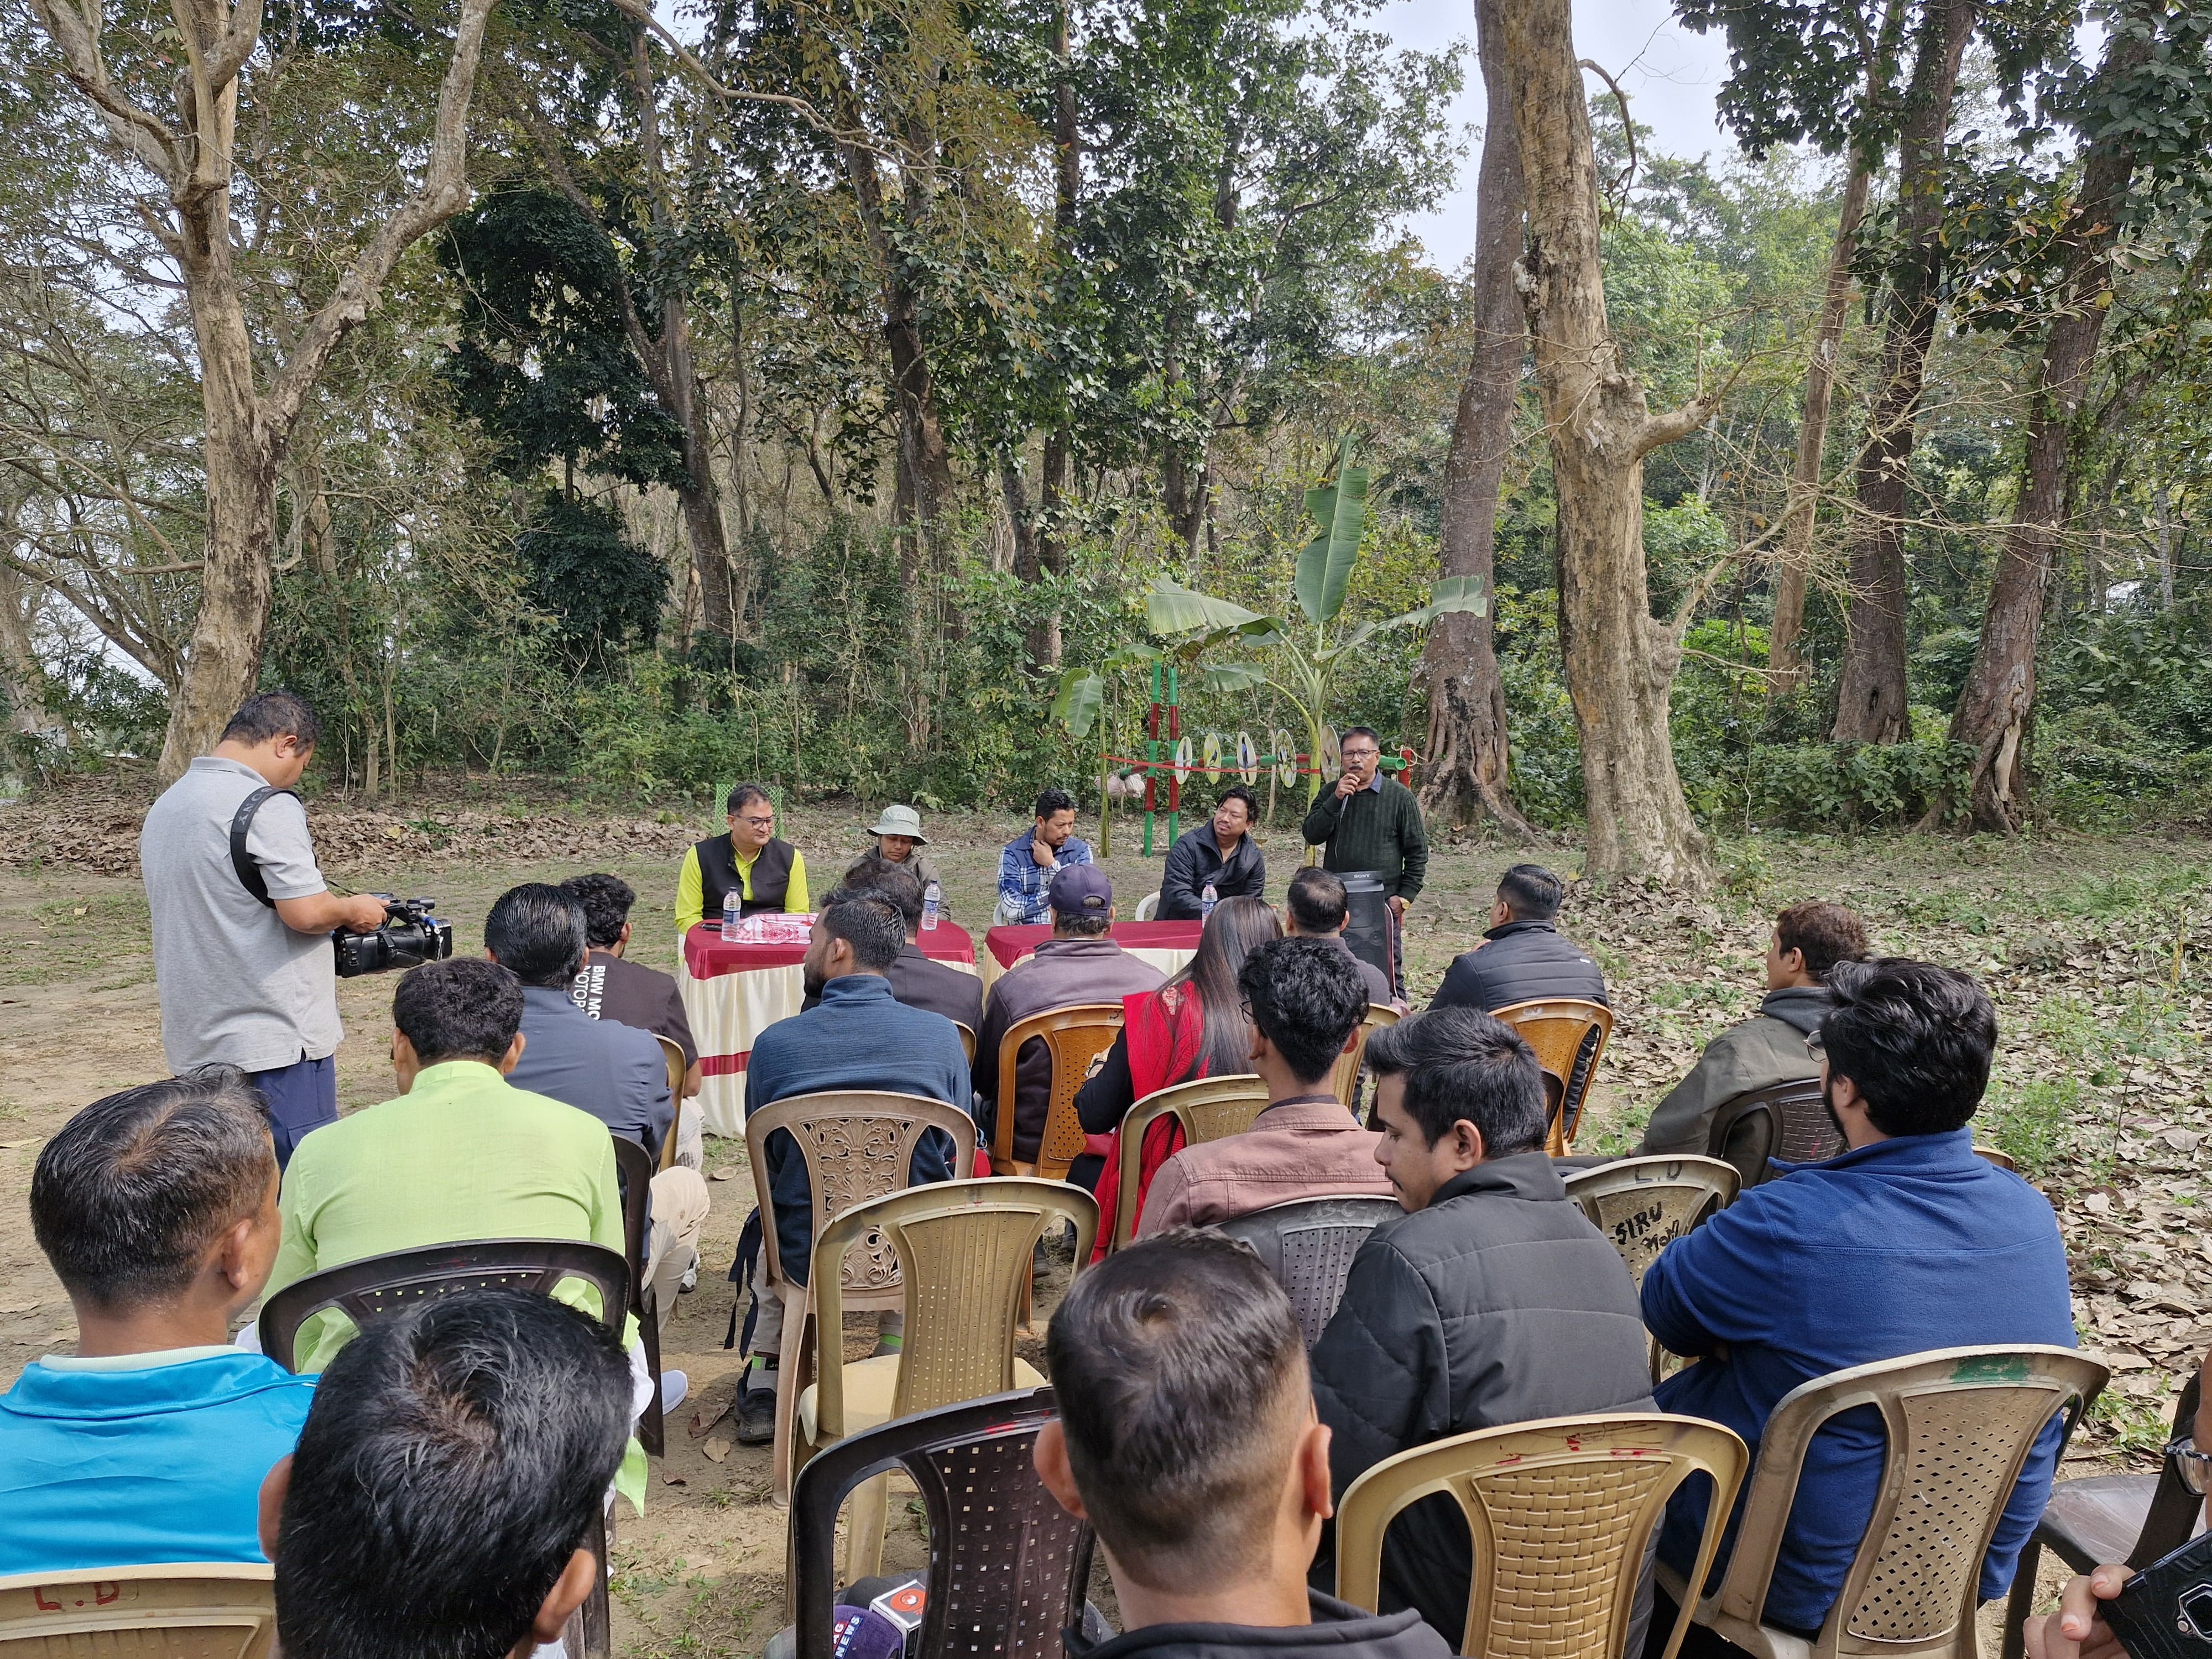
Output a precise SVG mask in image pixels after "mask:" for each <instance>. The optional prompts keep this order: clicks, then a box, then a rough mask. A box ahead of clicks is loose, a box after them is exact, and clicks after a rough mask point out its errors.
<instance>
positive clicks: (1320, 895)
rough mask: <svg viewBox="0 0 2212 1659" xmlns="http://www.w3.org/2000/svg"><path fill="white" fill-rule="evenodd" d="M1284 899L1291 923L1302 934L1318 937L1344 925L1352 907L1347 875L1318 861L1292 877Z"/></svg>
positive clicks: (1333, 931)
mask: <svg viewBox="0 0 2212 1659" xmlns="http://www.w3.org/2000/svg"><path fill="white" fill-rule="evenodd" d="M1284 900H1285V903H1286V904H1287V905H1288V906H1289V908H1290V912H1291V927H1295V928H1296V929H1297V931H1298V932H1299V933H1301V934H1306V935H1312V936H1316V937H1318V936H1319V935H1322V934H1325V933H1335V932H1336V931H1337V929H1339V928H1340V927H1343V926H1344V919H1345V917H1346V915H1349V914H1350V913H1351V908H1352V900H1351V898H1350V896H1348V895H1347V894H1346V892H1345V889H1344V879H1343V878H1342V877H1340V876H1339V875H1338V874H1337V873H1336V872H1335V871H1334V870H1324V869H1322V867H1321V866H1319V865H1318V864H1309V865H1308V866H1305V868H1304V869H1303V870H1301V871H1299V872H1297V874H1296V875H1295V876H1292V877H1291V884H1290V886H1289V887H1288V888H1286V889H1285V891H1284Z"/></svg>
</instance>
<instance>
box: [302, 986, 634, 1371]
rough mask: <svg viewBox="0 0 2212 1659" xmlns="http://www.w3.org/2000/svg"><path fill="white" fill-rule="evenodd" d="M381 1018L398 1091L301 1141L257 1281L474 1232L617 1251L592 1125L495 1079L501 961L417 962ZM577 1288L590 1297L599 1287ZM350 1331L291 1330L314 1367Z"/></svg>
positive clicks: (507, 1050)
mask: <svg viewBox="0 0 2212 1659" xmlns="http://www.w3.org/2000/svg"><path fill="white" fill-rule="evenodd" d="M577 1018H582V1016H581V1015H578V1016H577ZM521 1023H522V987H521V986H520V984H518V983H517V982H516V981H515V977H514V975H513V974H511V973H509V972H508V971H507V969H504V968H502V967H500V966H499V965H498V964H497V963H490V962H480V961H471V960H469V959H467V958H465V957H454V958H453V959H452V960H450V961H447V962H433V963H426V964H424V965H423V966H422V967H420V968H416V969H413V970H412V971H410V972H409V973H408V974H406V975H404V976H403V977H402V978H401V980H400V981H399V984H398V987H397V988H396V989H395V990H394V991H393V993H392V1024H393V1026H394V1027H395V1028H396V1029H395V1030H393V1032H392V1070H393V1071H394V1072H396V1073H398V1078H399V1094H398V1097H397V1098H396V1099H392V1100H387V1101H385V1102H383V1103H381V1104H379V1105H375V1106H369V1107H366V1108H364V1109H362V1110H360V1111H358V1112H356V1113H354V1114H352V1115H350V1116H349V1117H343V1118H340V1119H339V1120H338V1121H337V1122H336V1123H332V1124H330V1125H328V1126H326V1127H324V1128H321V1129H319V1130H317V1131H316V1132H315V1133H314V1134H313V1135H310V1136H309V1137H308V1138H307V1139H306V1140H303V1141H301V1143H300V1150H299V1152H297V1153H295V1155H294V1157H293V1159H292V1167H291V1168H290V1169H289V1170H286V1171H285V1176H284V1194H283V1213H284V1237H283V1245H282V1247H281V1248H280V1249H278V1251H277V1255H276V1272H275V1273H272V1274H271V1275H270V1280H269V1288H270V1291H281V1290H283V1288H284V1287H285V1286H286V1285H290V1284H292V1283H294V1282H295V1281H296V1280H299V1279H305V1278H306V1277H307V1275H308V1274H310V1273H319V1272H321V1271H322V1270H323V1269H325V1268H326V1267H340V1266H343V1264H344V1263H346V1262H349V1261H360V1260H361V1259H362V1257H364V1256H371V1255H386V1254H388V1253H389V1252H391V1251H393V1250H409V1249H421V1248H423V1247H425V1246H428V1245H432V1244H451V1243H459V1242H461V1241H463V1240H466V1239H473V1238H572V1239H579V1240H583V1241H586V1242H588V1243H593V1244H604V1245H605V1246H606V1247H607V1248H608V1249H611V1250H614V1251H617V1252H619V1251H620V1250H621V1249H622V1248H623V1212H622V1198H621V1193H620V1188H619V1187H618V1186H617V1182H616V1178H615V1149H614V1143H613V1141H612V1140H611V1139H609V1138H608V1136H607V1130H606V1126H605V1124H603V1123H601V1122H600V1121H599V1119H597V1118H595V1117H592V1116H591V1115H589V1114H588V1113H586V1112H581V1111H579V1110H578V1109H576V1108H574V1107H573V1106H567V1105H563V1104H562V1103H561V1102H559V1101H557V1100H553V1099H550V1098H549V1097H546V1096H544V1095H538V1094H532V1093H529V1092H528V1091H525V1090H521V1089H518V1088H516V1087H514V1086H513V1084H512V1083H511V1082H509V1081H508V1078H509V1076H510V1075H511V1074H512V1073H513V1070H514V1062H515V1061H516V1060H517V1059H519V1058H520V1056H521V1054H522V1051H523V1047H524V1040H523V1037H522V1035H521V1032H520V1025H521ZM633 1035H636V1034H635V1033H633ZM647 1041H648V1042H649V1041H651V1039H650V1038H647ZM570 1293H571V1292H569V1291H567V1290H566V1289H565V1288H564V1290H563V1291H562V1294H563V1295H568V1294H570ZM575 1293H576V1294H580V1295H581V1296H582V1297H586V1298H587V1299H588V1300H589V1302H590V1304H592V1307H593V1308H596V1306H597V1301H598V1296H597V1292H595V1291H590V1290H588V1289H581V1288H580V1290H579V1291H577V1292H575ZM351 1334H352V1328H351V1326H350V1325H349V1322H347V1321H346V1320H344V1319H343V1317H337V1316H330V1315H318V1316H316V1317H315V1318H313V1319H312V1320H310V1321H309V1322H307V1326H306V1327H305V1328H302V1329H301V1333H300V1342H299V1347H298V1351H297V1352H298V1363H299V1366H300V1369H301V1370H303V1371H319V1370H323V1369H324V1368H325V1367H326V1366H327V1365H328V1364H330V1363H331V1360H332V1359H333V1358H336V1357H337V1352H338V1351H339V1349H341V1348H342V1347H343V1346H345V1344H346V1341H347V1339H348V1338H349V1336H351Z"/></svg>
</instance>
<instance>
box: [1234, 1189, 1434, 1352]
mask: <svg viewBox="0 0 2212 1659" xmlns="http://www.w3.org/2000/svg"><path fill="white" fill-rule="evenodd" d="M1404 1213H1405V1212H1404V1211H1403V1210H1401V1208H1400V1207H1399V1205H1398V1200H1396V1199H1395V1198H1383V1197H1382V1196H1380V1195H1379V1194H1374V1193H1346V1194H1342V1195H1341V1196H1334V1195H1333V1196H1329V1197H1324V1198H1294V1199H1291V1200H1289V1201H1288V1202H1286V1203H1282V1204H1270V1205H1269V1206H1267V1208H1266V1209H1264V1210H1254V1211H1251V1212H1249V1213H1247V1214H1244V1215H1240V1216H1232V1217H1231V1218H1230V1219H1228V1220H1226V1221H1224V1222H1221V1223H1219V1224H1218V1227H1219V1230H1220V1231H1223V1232H1225V1233H1226V1234H1228V1235H1229V1237H1231V1238H1234V1239H1240V1240H1242V1241H1243V1243H1247V1244H1249V1245H1250V1246H1251V1247H1252V1249H1253V1250H1254V1251H1255V1253H1256V1254H1257V1255H1258V1256H1259V1258H1260V1260H1261V1261H1263V1262H1265V1263H1266V1264H1267V1272H1268V1273H1269V1274H1270V1275H1271V1276H1272V1277H1273V1279H1274V1281H1275V1283H1277V1284H1278V1285H1281V1286H1282V1287H1283V1293H1284V1294H1285V1295H1286V1296H1288V1297H1290V1298H1291V1311H1292V1312H1293V1313H1295V1314H1297V1316H1298V1328H1299V1329H1300V1330H1301V1331H1303V1332H1304V1334H1305V1339H1306V1350H1307V1352H1312V1350H1313V1345H1314V1344H1315V1343H1316V1342H1318V1341H1320V1340H1321V1334H1322V1332H1323V1331H1324V1330H1326V1329H1328V1322H1329V1321H1330V1320H1331V1319H1333V1318H1334V1317H1335V1316H1336V1304H1338V1303H1340V1302H1341V1301H1342V1300H1344V1282H1345V1280H1346V1279H1348V1278H1350V1277H1351V1275H1352V1257H1354V1256H1356V1255H1358V1254H1359V1247H1360V1246H1361V1245H1362V1244H1364V1243H1366V1242H1367V1235H1368V1234H1370V1233H1371V1232H1373V1231H1375V1230H1376V1228H1377V1227H1379V1226H1381V1225H1383V1223H1384V1222H1386V1221H1388V1220H1389V1219H1391V1218H1393V1217H1395V1216H1399V1215H1402V1214H1404Z"/></svg>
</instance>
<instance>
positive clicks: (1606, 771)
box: [1499, 0, 1719, 887]
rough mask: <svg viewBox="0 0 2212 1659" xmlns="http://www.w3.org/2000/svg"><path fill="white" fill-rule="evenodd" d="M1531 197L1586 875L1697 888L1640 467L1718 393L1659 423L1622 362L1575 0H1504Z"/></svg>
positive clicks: (1528, 271) (1672, 630)
mask: <svg viewBox="0 0 2212 1659" xmlns="http://www.w3.org/2000/svg"><path fill="white" fill-rule="evenodd" d="M1499 17H1500V21H1501V22H1502V23H1503V25H1504V27H1503V28H1502V30H1501V34H1502V37H1503V43H1504V57H1505V73H1506V78H1507V82H1508V84H1509V87H1510V92H1511V99H1510V103H1511V106H1512V112H1513V124H1514V127H1515V129H1516V132H1517V133H1518V136H1519V139H1520V144H1521V165H1522V177H1523V179H1524V181H1525V184H1526V187H1527V190H1528V252H1527V253H1526V255H1525V256H1524V257H1523V258H1522V272H1521V281H1522V296H1523V299H1524V301H1525V303H1526V306H1527V309H1528V332H1529V335H1530V337H1531V339H1532V341H1533V343H1534V353H1535V362H1536V385H1537V389H1538V391H1539V392H1540V393H1541V398H1542V401H1543V409H1544V418H1545V424H1546V427H1547V436H1548V437H1549V439H1550V441H1551V447H1552V465H1553V476H1554V477H1555V479H1556V482H1557V489H1558V492H1559V622H1560V632H1561V635H1562V639H1561V641H1560V643H1561V646H1562V648H1563V651H1564V653H1565V659H1566V671H1567V687H1568V690H1569V692H1570V693H1571V695H1572V696H1573V698H1574V704H1575V728H1576V731H1577V734H1578V735H1579V737H1580V738H1581V742H1582V758H1583V794H1584V796H1585V798H1586V802H1587V807H1588V812H1589V828H1588V847H1589V854H1588V863H1587V868H1588V869H1589V872H1590V873H1591V874H1592V875H1595V876H1601V877H1608V876H1620V877H1630V878H1644V879H1650V880H1655V881H1657V882H1659V883H1660V884H1663V885H1668V886H1688V887H1702V886H1705V885H1707V884H1710V882H1711V878H1712V869H1711V862H1710V860H1709V855H1708V852H1707V848H1706V843H1705V836H1704V835H1703V833H1702V832H1700V831H1699V829H1698V826H1697V824H1696V823H1695V821H1694V820H1692V817H1691V816H1690V807H1689V803H1688V802H1687V801H1686V800H1685V799H1683V796H1682V784H1681V780H1680V777H1679V776H1677V775H1676V773H1675V770H1674V750H1673V748H1672V747H1671V746H1670V744H1669V743H1668V730H1667V714H1668V708H1667V703H1668V690H1669V689H1670V688H1671V686H1672V685H1673V683H1674V671H1675V669H1676V668H1677V667H1678V666H1679V665H1680V661H1681V642H1680V633H1679V631H1678V629H1679V628H1680V627H1682V626H1686V623H1687V612H1685V615H1684V617H1683V618H1682V619H1681V621H1680V623H1677V624H1676V626H1675V627H1669V626H1668V624H1667V623H1662V622H1661V621H1659V620H1658V619H1657V618H1656V617H1653V616H1652V614H1651V605H1650V590H1649V588H1648V586H1646V581H1645V572H1644V457H1645V456H1646V455H1648V454H1650V453H1651V451H1653V450H1654V449H1656V448H1658V447H1661V446H1662V445H1663V444H1668V443H1673V442H1674V441H1677V440H1678V439H1680V438H1684V437H1686V436H1688V435H1690V434H1691V433H1692V432H1694V431H1696V430H1697V429H1698V428H1699V427H1700V426H1702V425H1704V424H1705V421H1706V419H1707V418H1708V417H1709V416H1711V413H1712V410H1713V409H1714V408H1715V406H1716V405H1717V404H1718V402H1719V394H1718V393H1717V392H1710V393H1706V394H1704V395H1702V396H1700V397H1699V398H1698V399H1697V400H1696V401H1694V402H1692V404H1687V405H1686V406H1685V407H1683V408H1681V409H1679V410H1674V411H1673V412H1672V413H1670V414H1668V415H1663V416H1654V415H1652V414H1651V413H1650V405H1649V404H1647V402H1646V401H1645V398H1644V387H1643V386H1642V384H1641V383H1640V382H1638V380H1637V379H1636V377H1635V376H1634V375H1633V374H1630V373H1629V372H1628V371H1627V369H1626V368H1625V367H1624V366H1623V365H1622V363H1621V362H1620V353H1619V351H1618V349H1616V347H1615V345H1614V343H1613V331H1612V328H1611V325H1610V324H1609V323H1608V322H1607V317H1606V308H1605V285H1604V281H1603V278H1602V276H1601V272H1600V269H1599V264H1598V185H1597V166H1596V161H1595V157H1594V156H1593V155H1592V154H1591V150H1590V127H1589V105H1588V103H1587V101H1586V100H1584V98H1583V86H1582V73H1581V70H1580V69H1579V68H1578V67H1577V59H1576V56H1575V46H1574V34H1573V28H1572V25H1571V20H1570V16H1569V9H1568V7H1567V5H1566V3H1565V0H1500V3H1499Z"/></svg>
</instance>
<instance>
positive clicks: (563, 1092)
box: [507, 985, 676, 1158]
mask: <svg viewBox="0 0 2212 1659" xmlns="http://www.w3.org/2000/svg"><path fill="white" fill-rule="evenodd" d="M507 1081H508V1082H509V1083H511V1084H513V1085H514V1086H515V1087H516V1088H518V1089H527V1090H529V1091H531V1093H532V1094H538V1095H550V1096H551V1097H553V1098H554V1099H555V1100H557V1101H560V1102H562V1103H563V1104H564V1105H569V1106H574V1108H575V1109H577V1110H578V1111H580V1112H589V1113H590V1114H591V1115H592V1116H593V1117H595V1118H598V1119H599V1121H601V1122H602V1123H604V1124H605V1125H606V1126H607V1127H608V1128H610V1129H611V1130H613V1131H614V1132H615V1133H617V1134H618V1135H627V1136H629V1138H630V1139H632V1140H635V1141H636V1142H637V1143H638V1144H639V1145H640V1146H643V1147H644V1148H645V1150H646V1151H647V1152H651V1153H652V1154H653V1156H654V1157H655V1158H659V1156H660V1138H661V1137H662V1136H663V1135H665V1134H666V1133H668V1126H669V1125H670V1123H671V1122H672V1121H674V1120H675V1116H676V1103H675V1102H673V1101H672V1100H671V1099H670V1098H669V1097H668V1062H667V1061H666V1060H665V1059H663V1058H662V1057H661V1053H660V1044H659V1041H658V1040H656V1039H655V1038H654V1036H653V1033H652V1032H650V1031H641V1030H638V1029H637V1028H636V1027H635V1026H631V1025H622V1024H617V1023H616V1022H615V1021H613V1020H611V1019H593V1018H592V1017H591V1016H590V1015H589V1014H587V1013H586V1012H584V1011H583V1010H582V1009H581V1008H579V1007H578V1006H576V1005H575V1004H574V1002H573V1001H571V1000H569V995H568V992H567V991H565V990H559V991H556V990H553V989H550V988H549V987H545V986H542V985H526V986H524V987H522V1058H521V1060H520V1061H518V1062H517V1063H516V1065H515V1068H514V1070H513V1071H512V1072H510V1073H507Z"/></svg>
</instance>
